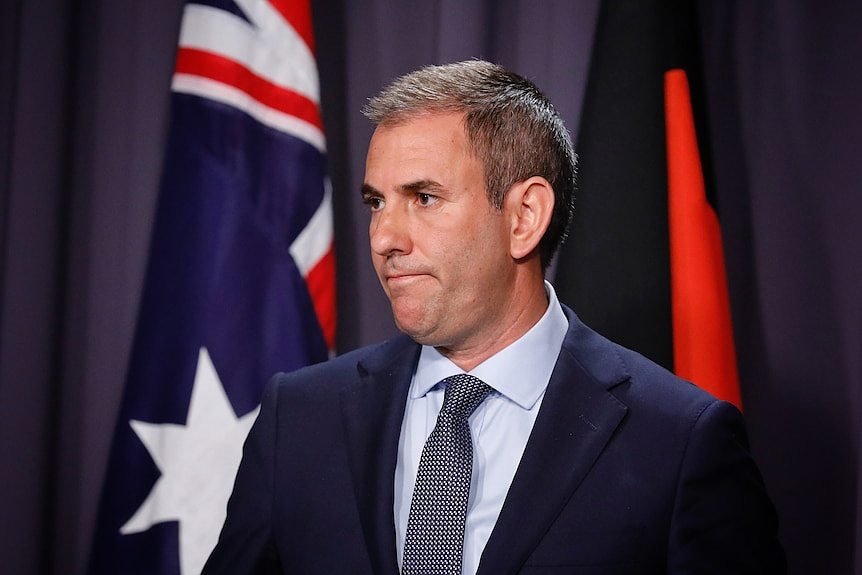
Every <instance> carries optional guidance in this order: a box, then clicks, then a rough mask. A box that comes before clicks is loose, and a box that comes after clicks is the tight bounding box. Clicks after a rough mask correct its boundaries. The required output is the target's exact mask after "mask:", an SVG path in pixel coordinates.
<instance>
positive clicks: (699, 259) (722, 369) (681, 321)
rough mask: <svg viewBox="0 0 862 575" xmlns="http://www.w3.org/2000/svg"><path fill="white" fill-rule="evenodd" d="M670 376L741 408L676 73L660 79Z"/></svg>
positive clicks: (710, 227)
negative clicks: (665, 176) (667, 234)
mask: <svg viewBox="0 0 862 575" xmlns="http://www.w3.org/2000/svg"><path fill="white" fill-rule="evenodd" d="M664 87H665V122H666V129H667V164H668V211H669V226H670V267H671V300H672V304H671V305H672V308H671V309H672V314H673V340H674V342H673V343H674V368H675V369H674V370H675V371H676V373H677V375H679V376H680V377H683V378H685V379H688V380H691V381H693V382H694V383H696V384H697V385H699V386H700V387H702V388H703V389H706V390H707V391H709V392H710V393H712V394H713V395H715V396H716V397H718V398H720V399H724V400H727V401H730V402H731V403H734V404H735V405H736V406H737V407H741V406H742V403H741V400H740V395H739V380H738V376H737V371H736V351H735V349H734V345H733V329H732V325H731V319H730V301H729V298H728V294H727V278H726V276H725V270H724V251H723V249H722V244H721V229H720V228H719V224H718V218H717V216H716V214H715V212H714V211H713V209H712V206H710V204H709V202H707V200H706V192H705V187H704V181H703V171H702V169H701V163H700V154H699V152H698V148H697V134H696V132H695V127H694V115H693V112H692V108H691V96H690V94H689V87H688V79H687V77H686V74H685V72H684V71H683V70H671V71H669V72H667V73H665V76H664Z"/></svg>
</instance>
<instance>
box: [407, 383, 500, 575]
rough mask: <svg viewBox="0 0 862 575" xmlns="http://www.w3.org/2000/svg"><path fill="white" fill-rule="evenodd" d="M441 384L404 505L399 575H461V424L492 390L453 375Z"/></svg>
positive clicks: (466, 485) (467, 469)
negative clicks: (407, 503) (410, 495)
mask: <svg viewBox="0 0 862 575" xmlns="http://www.w3.org/2000/svg"><path fill="white" fill-rule="evenodd" d="M443 382H445V383H446V391H445V394H444V396H443V407H442V408H441V409H440V414H439V415H438V416H437V423H436V424H435V425H434V430H433V431H432V432H431V435H429V436H428V440H427V441H426V442H425V447H424V448H423V449H422V457H421V458H420V459H419V471H418V473H417V474H416V487H415V488H414V489H413V499H412V500H411V502H410V515H409V516H408V519H407V534H406V535H405V538H404V560H403V565H402V569H401V572H402V574H403V575H461V560H462V558H463V546H464V524H465V521H466V518H467V499H468V498H469V496H470V478H471V476H472V472H473V442H472V439H471V437H470V426H469V425H468V424H467V418H469V417H470V414H471V413H473V411H474V410H475V409H476V408H477V407H478V406H479V404H480V403H482V401H484V399H485V398H486V397H487V396H488V394H489V393H491V391H492V390H491V387H489V386H488V384H486V383H485V382H483V381H482V380H481V379H479V378H476V377H473V376H472V375H467V374H460V375H453V376H452V377H447V378H446V379H444V380H443Z"/></svg>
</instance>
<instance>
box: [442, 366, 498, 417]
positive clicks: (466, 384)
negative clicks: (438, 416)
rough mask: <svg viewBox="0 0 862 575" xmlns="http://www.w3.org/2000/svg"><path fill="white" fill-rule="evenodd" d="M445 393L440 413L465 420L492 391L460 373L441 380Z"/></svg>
mask: <svg viewBox="0 0 862 575" xmlns="http://www.w3.org/2000/svg"><path fill="white" fill-rule="evenodd" d="M443 383H445V384H446V392H445V393H444V395H443V407H442V408H441V409H440V413H448V414H451V415H455V416H458V417H462V418H464V419H467V418H468V417H470V414H471V413H473V411H474V410H475V409H476V408H477V407H478V406H479V404H480V403H482V402H483V401H484V400H485V398H486V397H488V394H489V393H491V392H492V391H493V388H491V386H490V385H488V384H487V383H485V382H484V381H482V380H481V379H479V378H478V377H474V376H472V375H467V374H466V373H462V374H459V375H453V376H451V377H447V378H446V379H444V380H443Z"/></svg>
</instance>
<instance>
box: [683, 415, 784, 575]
mask: <svg viewBox="0 0 862 575" xmlns="http://www.w3.org/2000/svg"><path fill="white" fill-rule="evenodd" d="M776 531H777V518H776V514H775V510H774V509H773V507H772V504H771V502H770V501H769V498H768V497H767V495H766V492H765V489H764V486H763V480H762V478H761V476H760V472H759V471H758V469H757V467H756V465H755V463H754V461H753V459H752V458H751V455H750V453H749V449H748V439H747V436H746V433H745V426H744V423H743V420H742V415H741V414H740V413H739V411H738V410H737V409H736V408H735V407H734V406H732V405H730V404H729V403H726V402H722V401H715V402H713V403H710V404H709V405H707V406H706V407H705V408H704V409H703V410H702V411H701V412H700V414H699V416H698V417H697V419H696V421H695V422H694V426H693V428H692V432H691V435H690V438H689V441H688V445H687V446H686V449H685V453H684V456H683V459H682V464H681V467H680V472H679V482H678V485H677V490H676V498H675V501H674V509H673V517H672V520H671V529H670V537H669V541H668V567H667V570H668V573H698V574H709V573H734V574H747V573H752V574H754V573H757V574H772V573H784V572H785V571H786V566H785V559H784V552H783V550H782V548H781V545H780V544H779V543H778V540H777V539H776V537H775V533H776Z"/></svg>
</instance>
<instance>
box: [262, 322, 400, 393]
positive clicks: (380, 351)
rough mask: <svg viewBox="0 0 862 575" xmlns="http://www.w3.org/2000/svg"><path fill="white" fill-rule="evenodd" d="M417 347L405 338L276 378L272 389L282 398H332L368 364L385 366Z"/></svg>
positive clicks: (394, 339) (280, 374)
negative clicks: (288, 395)
mask: <svg viewBox="0 0 862 575" xmlns="http://www.w3.org/2000/svg"><path fill="white" fill-rule="evenodd" d="M411 345H413V346H415V345H416V344H414V343H413V342H412V341H411V340H409V338H407V337H404V336H399V337H395V338H393V339H390V340H387V341H384V342H382V343H376V344H372V345H368V346H365V347H361V348H358V349H355V350H352V351H349V352H347V353H345V354H343V355H339V356H337V357H335V358H333V359H330V360H328V361H324V362H321V363H316V364H314V365H309V366H306V367H302V368H300V369H297V370H296V371H292V372H289V373H278V374H276V375H274V376H273V378H272V380H271V381H270V386H271V387H274V388H275V391H276V392H277V393H278V395H282V394H284V393H290V394H301V395H329V394H333V393H338V392H339V391H340V390H341V389H342V388H343V387H344V386H345V385H346V384H348V383H350V382H353V381H355V380H356V379H357V378H358V377H360V376H361V375H362V370H363V366H364V365H365V364H368V363H371V364H377V363H384V364H385V362H386V361H387V360H388V359H389V358H391V357H396V356H397V355H398V353H399V351H401V350H403V349H404V348H405V347H409V346H411Z"/></svg>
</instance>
